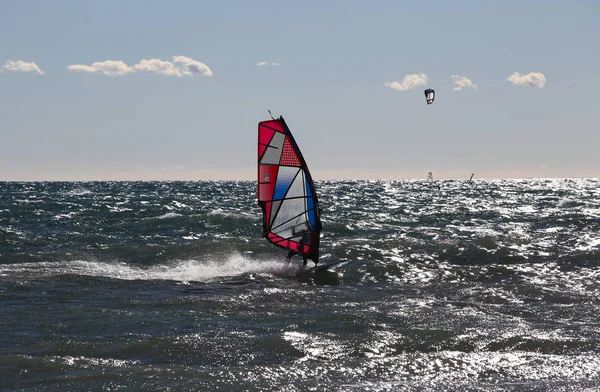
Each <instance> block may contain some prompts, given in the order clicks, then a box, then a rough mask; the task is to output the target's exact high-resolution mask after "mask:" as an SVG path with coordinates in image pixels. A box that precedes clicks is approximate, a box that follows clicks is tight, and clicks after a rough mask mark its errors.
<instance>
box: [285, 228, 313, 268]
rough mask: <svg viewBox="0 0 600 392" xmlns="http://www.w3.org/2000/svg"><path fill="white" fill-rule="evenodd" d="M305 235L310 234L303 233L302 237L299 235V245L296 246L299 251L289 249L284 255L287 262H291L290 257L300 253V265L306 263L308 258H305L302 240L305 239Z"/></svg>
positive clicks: (308, 234)
mask: <svg viewBox="0 0 600 392" xmlns="http://www.w3.org/2000/svg"><path fill="white" fill-rule="evenodd" d="M306 236H310V233H306V234H303V235H302V237H300V245H299V246H298V249H300V251H301V253H296V252H294V251H292V250H290V252H289V253H288V255H287V256H286V259H287V261H288V262H289V263H291V262H292V257H294V255H297V254H301V255H302V265H306V263H307V262H308V260H307V258H306V253H304V243H305V242H304V241H305V240H304V238H305V237H306Z"/></svg>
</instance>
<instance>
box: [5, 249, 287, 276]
mask: <svg viewBox="0 0 600 392" xmlns="http://www.w3.org/2000/svg"><path fill="white" fill-rule="evenodd" d="M296 270H297V266H294V265H289V264H287V263H285V262H282V261H275V260H252V259H250V258H248V257H245V256H243V255H240V254H233V255H230V256H229V257H227V258H225V259H221V260H219V259H216V258H215V259H211V260H193V259H191V260H174V261H171V262H168V263H165V264H157V265H153V266H151V267H148V268H145V267H139V266H136V265H131V264H128V263H123V262H119V261H95V260H92V261H87V260H76V261H64V262H40V263H19V264H4V265H0V275H1V276H13V277H15V276H22V277H23V278H26V279H32V278H39V277H50V276H59V275H66V274H75V275H81V276H98V277H105V278H113V279H122V280H172V281H179V282H207V281H211V280H214V279H217V278H224V277H232V276H239V275H243V274H257V273H269V274H273V275H276V276H288V275H291V274H293V273H294V272H295V271H296Z"/></svg>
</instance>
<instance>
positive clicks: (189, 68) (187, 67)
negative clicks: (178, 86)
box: [173, 56, 213, 76]
mask: <svg viewBox="0 0 600 392" xmlns="http://www.w3.org/2000/svg"><path fill="white" fill-rule="evenodd" d="M173 62H174V63H175V64H179V66H180V68H181V69H182V71H181V72H182V73H183V74H184V75H193V74H202V75H204V76H212V75H213V73H212V71H211V70H210V68H208V66H207V65H206V64H204V63H201V62H200V61H196V60H194V59H192V58H189V57H185V56H173Z"/></svg>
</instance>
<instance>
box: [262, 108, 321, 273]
mask: <svg viewBox="0 0 600 392" xmlns="http://www.w3.org/2000/svg"><path fill="white" fill-rule="evenodd" d="M258 204H259V205H260V206H261V207H262V210H263V236H264V237H265V238H266V239H267V240H269V241H270V242H271V243H273V244H275V245H277V246H280V247H282V248H284V249H287V250H289V251H292V252H294V253H297V254H299V255H305V256H306V258H307V259H310V260H313V261H314V262H315V263H317V262H318V261H319V235H320V232H321V228H322V226H321V219H320V217H319V215H320V214H319V204H318V200H317V195H316V193H315V186H314V184H313V180H312V177H311V176H310V172H309V171H308V167H307V166H306V162H305V161H304V158H303V157H302V153H301V152H300V149H299V148H298V145H297V144H296V141H295V140H294V137H293V136H292V133H291V132H290V129H289V128H288V126H287V125H286V123H285V121H284V120H283V117H279V118H278V119H276V120H275V119H274V120H268V121H262V122H260V123H258Z"/></svg>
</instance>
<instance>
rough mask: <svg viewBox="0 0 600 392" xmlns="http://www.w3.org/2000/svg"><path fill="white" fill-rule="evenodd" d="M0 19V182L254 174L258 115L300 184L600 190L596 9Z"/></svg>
mask: <svg viewBox="0 0 600 392" xmlns="http://www.w3.org/2000/svg"><path fill="white" fill-rule="evenodd" d="M1 9H2V12H0V37H2V39H0V69H2V71H0V132H1V133H2V146H3V148H2V154H0V180H208V179H223V180H228V179H248V180H251V179H254V177H255V174H256V150H257V146H256V139H257V123H258V122H259V121H261V120H265V119H268V118H269V116H268V113H267V109H270V110H271V111H272V112H273V115H275V116H277V115H279V114H282V115H283V116H284V117H285V119H286V121H287V123H288V125H289V126H290V128H291V130H292V132H293V133H294V136H295V138H296V141H297V142H298V144H299V145H300V147H301V149H302V151H303V155H304V157H305V158H306V160H307V161H308V165H309V167H310V169H311V172H312V175H313V177H314V178H315V179H336V178H426V175H427V172H429V171H432V172H433V173H434V176H435V177H436V178H468V177H469V176H470V174H471V173H472V172H474V173H475V175H476V178H477V177H478V178H528V177H599V176H600V158H598V157H599V156H600V154H599V153H598V149H599V146H600V136H599V135H600V132H599V130H600V126H599V125H598V124H599V123H600V98H598V97H599V95H598V93H597V90H598V89H600V44H599V42H600V2H597V1H595V0H588V1H586V0H573V1H558V0H556V1H555V0H548V1H527V0H522V1H510V0H508V1H493V2H491V1H453V2H449V1H436V0H431V1H418V2H404V1H372V2H367V1H352V0H350V1H341V0H340V1H303V2H291V1H290V2H284V1H252V2H250V1H218V2H207V1H172V2H165V1H148V0H144V1H123V2H118V1H52V2H47V1H20V0H14V1H13V0H4V1H2V6H1ZM107 61H112V63H108V62H107ZM263 62H264V63H265V64H263V65H259V64H260V63H263ZM106 73H109V74H108V75H107V74H106ZM110 73H112V74H110ZM511 75H512V77H511ZM405 78H406V79H405ZM509 79H510V80H509ZM394 82H396V83H394ZM393 87H395V89H394V88H393ZM425 88H434V89H435V90H436V93H437V95H436V101H435V103H434V104H433V105H427V104H426V103H425V97H424V94H423V90H424V89H425Z"/></svg>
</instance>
